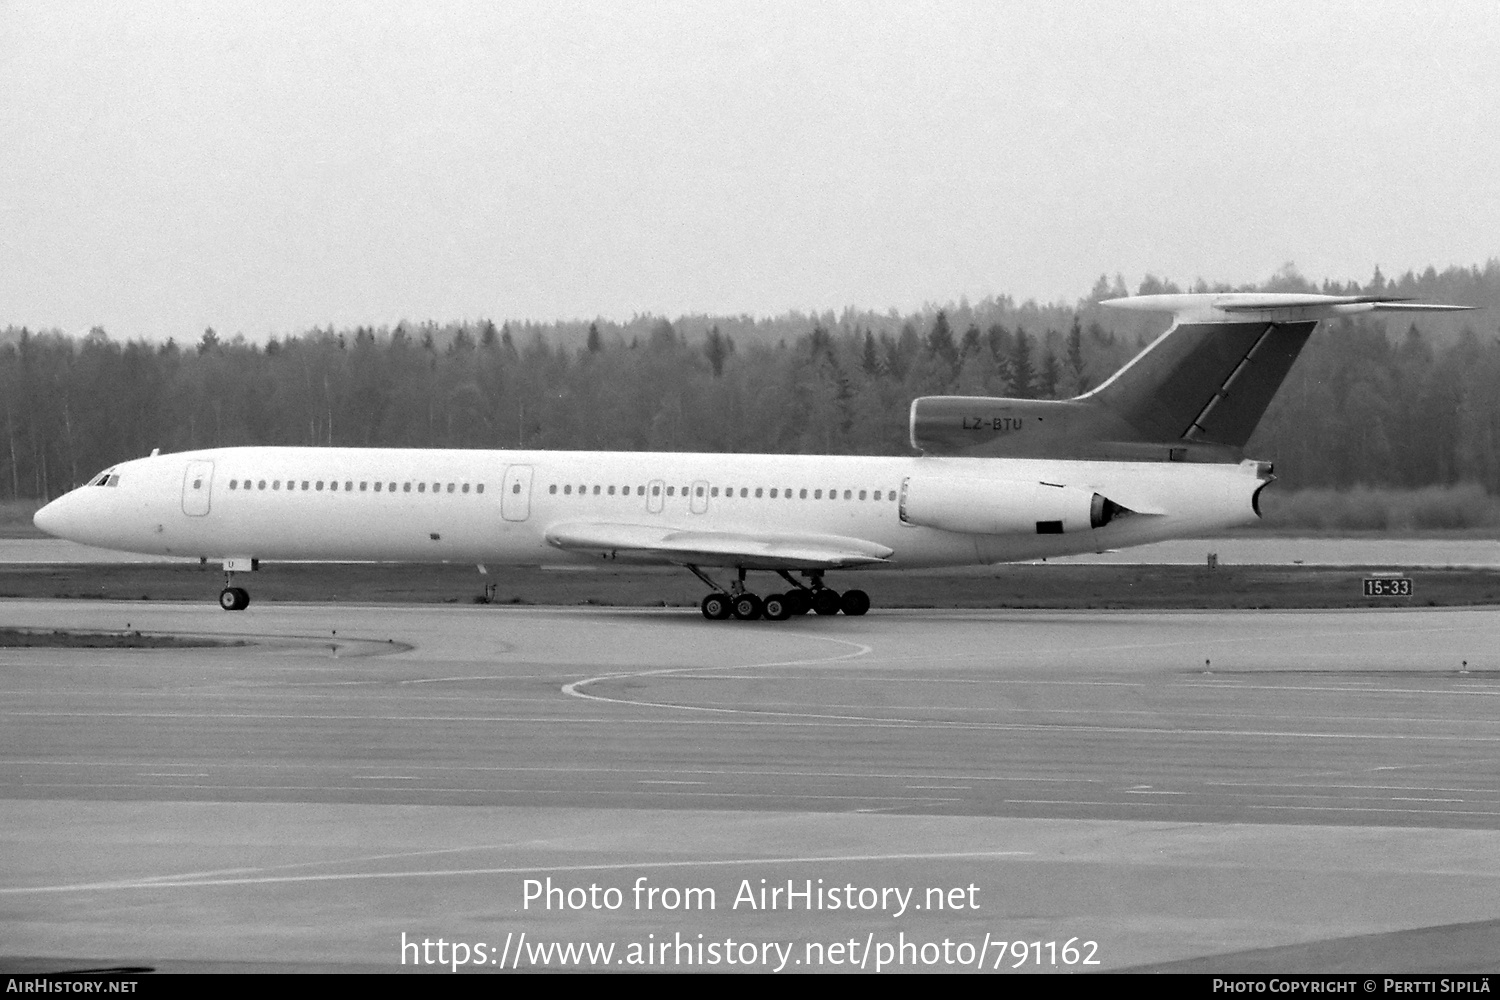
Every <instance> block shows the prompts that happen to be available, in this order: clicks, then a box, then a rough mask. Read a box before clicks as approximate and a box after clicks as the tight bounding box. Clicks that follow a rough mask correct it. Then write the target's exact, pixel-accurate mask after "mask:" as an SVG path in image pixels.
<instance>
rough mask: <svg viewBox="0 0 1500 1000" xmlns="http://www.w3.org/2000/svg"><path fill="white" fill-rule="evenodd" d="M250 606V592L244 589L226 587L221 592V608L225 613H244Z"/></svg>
mask: <svg viewBox="0 0 1500 1000" xmlns="http://www.w3.org/2000/svg"><path fill="white" fill-rule="evenodd" d="M249 606H250V592H249V591H248V590H246V589H245V588H244V587H225V588H224V589H223V590H221V591H219V607H221V608H223V609H224V610H225V611H244V610H245V609H246V608H248V607H249Z"/></svg>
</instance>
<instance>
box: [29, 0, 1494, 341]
mask: <svg viewBox="0 0 1500 1000" xmlns="http://www.w3.org/2000/svg"><path fill="white" fill-rule="evenodd" d="M1497 51H1500V5H1497V4H1495V3H1493V2H1488V0H1486V2H1482V3H1481V2H1474V3H1464V2H1453V0H1447V2H1444V3H1437V4H1428V3H1411V2H1405V0H1403V2H1399V3H1397V2H1388V3H1372V2H1358V3H1340V4H1333V3H1329V4H1317V3H1305V2H1298V3H1287V4H1273V3H1263V2H1255V3H1250V2H1246V0H1236V2H1230V3H1207V2H1194V3H1182V4H1172V3H1115V2H1108V3H1106V2H1099V3H1068V4H1056V3H1041V2H1037V3H1019V2H1018V3H1000V2H974V3H938V4H925V3H891V4H878V3H872V2H868V0H866V2H857V3H848V4H840V3H830V4H816V3H808V2H806V0H800V2H793V3H786V4H779V3H711V2H701V0H700V2H693V3H683V4H668V3H628V4H626V3H617V2H610V3H582V4H564V3H560V2H556V0H546V2H540V0H539V2H535V3H520V2H512V3H492V2H483V3H472V4H468V3H443V4H438V3H409V4H388V3H371V2H359V3H349V4H335V3H322V4H319V3H306V2H290V3H280V2H267V0H255V2H253V3H231V2H226V0H212V2H208V3H201V4H199V3H180V2H175V0H163V2H154V3H148V2H141V3H126V4H121V3H117V2H114V0H110V2H100V3H83V2H78V3H72V2H67V0H47V2H41V3H29V2H27V3H16V2H4V0H0V326H3V325H6V324H16V325H20V324H25V325H29V326H31V327H33V328H36V327H52V326H56V327H61V328H62V329H64V330H67V331H69V332H75V333H76V332H83V331H86V330H87V329H88V328H89V327H90V326H92V325H94V324H100V325H103V326H104V327H105V328H106V329H107V330H108V331H109V332H110V333H111V334H112V335H113V336H115V337H137V336H148V337H153V338H165V337H166V336H169V335H171V336H176V337H178V338H183V337H191V338H194V339H195V338H196V337H197V335H198V334H199V333H201V332H202V329H203V328H204V327H205V326H208V325H212V326H213V327H214V328H215V329H217V330H219V331H220V332H221V333H222V334H229V335H232V334H234V333H236V332H243V333H245V334H246V335H248V336H251V337H253V338H257V339H259V338H261V337H264V336H265V335H266V334H268V333H277V334H283V333H288V332H297V331H300V330H303V329H305V328H306V327H308V326H310V325H313V324H319V325H326V324H328V323H333V324H335V325H338V326H346V325H353V324H358V323H371V324H390V323H394V322H395V321H397V320H399V319H402V318H406V319H409V320H422V319H438V320H447V319H464V318H478V317H493V318H495V319H497V320H499V319H506V318H509V319H519V318H534V319H561V318H582V317H593V316H603V317H606V318H621V319H623V318H628V317H629V316H630V315H632V314H633V313H637V312H652V313H658V314H666V315H677V314H681V313H686V312H710V313H741V312H747V313H752V314H758V315H765V314H774V313H778V312H781V311H784V310H787V309H814V308H816V309H823V308H834V309H837V308H841V307H843V306H845V305H856V306H860V307H869V308H876V309H884V308H886V307H890V306H895V307H898V308H901V309H909V308H914V307H917V306H919V305H921V304H922V303H924V302H946V301H950V300H955V299H957V298H958V297H960V296H968V297H969V298H970V299H978V298H981V297H983V296H985V295H989V294H996V293H1006V294H1011V295H1014V296H1016V297H1018V298H1023V299H1024V298H1028V297H1035V298H1038V299H1041V300H1054V299H1067V300H1072V299H1075V298H1078V297H1080V296H1083V295H1086V294H1087V293H1088V291H1089V289H1090V287H1091V286H1092V285H1093V282H1094V281H1095V279H1096V278H1097V277H1098V276H1099V274H1100V273H1102V272H1108V273H1110V274H1114V273H1115V272H1121V273H1123V274H1124V275H1125V277H1126V280H1127V282H1128V283H1129V284H1130V285H1131V286H1132V287H1134V286H1135V284H1137V283H1138V282H1139V281H1140V279H1141V277H1142V276H1143V275H1145V274H1146V273H1148V272H1149V273H1154V274H1157V275H1160V276H1165V277H1170V278H1172V279H1174V280H1177V281H1179V282H1185V281H1191V280H1193V279H1194V278H1197V277H1200V276H1201V277H1204V278H1207V279H1209V280H1211V281H1230V282H1236V283H1239V282H1246V281H1258V280H1262V279H1264V278H1266V277H1267V276H1269V275H1270V274H1271V273H1272V272H1274V271H1275V270H1276V269H1277V268H1279V267H1280V266H1281V265H1282V264H1284V263H1285V262H1287V261H1294V262H1295V263H1296V264H1297V266H1298V268H1299V269H1300V270H1301V271H1302V272H1303V273H1304V274H1306V275H1308V276H1310V277H1314V278H1319V279H1321V278H1323V277H1334V278H1339V279H1345V278H1356V279H1360V280H1364V279H1366V278H1368V277H1369V275H1370V273H1371V271H1372V270H1373V268H1374V267H1375V266H1376V265H1377V264H1378V265H1380V266H1381V267H1382V268H1383V269H1384V270H1385V271H1386V273H1387V274H1391V273H1395V272H1400V271H1404V270H1406V269H1408V268H1417V269H1421V268H1425V267H1426V266H1427V265H1429V264H1433V265H1436V266H1437V267H1438V268H1439V269H1442V268H1443V267H1445V266H1447V265H1449V264H1461V265H1470V264H1483V263H1484V262H1485V261H1486V260H1488V259H1489V258H1491V257H1494V256H1497V255H1500V245H1497V234H1500V193H1497V178H1500V126H1497V124H1496V121H1497V119H1496V115H1497V110H1496V109H1497V100H1500V58H1497V57H1496V53H1497Z"/></svg>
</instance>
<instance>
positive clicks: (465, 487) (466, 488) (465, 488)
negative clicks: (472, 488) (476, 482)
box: [464, 483, 469, 493]
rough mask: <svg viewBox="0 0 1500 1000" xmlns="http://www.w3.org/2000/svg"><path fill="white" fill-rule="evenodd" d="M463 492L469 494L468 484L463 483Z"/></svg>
mask: <svg viewBox="0 0 1500 1000" xmlns="http://www.w3.org/2000/svg"><path fill="white" fill-rule="evenodd" d="M464 492H465V493H467V492H469V484H468V483H464Z"/></svg>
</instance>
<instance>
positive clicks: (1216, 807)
mask: <svg viewBox="0 0 1500 1000" xmlns="http://www.w3.org/2000/svg"><path fill="white" fill-rule="evenodd" d="M1005 804H1006V805H1039V806H1144V807H1146V808H1152V809H1159V808H1161V807H1163V806H1172V805H1176V806H1178V807H1180V808H1184V809H1208V810H1212V811H1216V812H1222V811H1225V810H1228V811H1233V810H1236V809H1252V810H1257V811H1261V812H1271V811H1283V812H1326V813H1401V814H1403V815H1413V816H1434V817H1436V816H1500V812H1491V811H1488V810H1482V809H1399V808H1397V807H1395V806H1391V807H1388V808H1385V809H1382V808H1380V807H1378V806H1340V805H1326V806H1298V805H1274V804H1271V803H1265V802H1227V803H1216V802H1201V803H1200V802H1180V803H1172V802H1131V801H1129V800H1128V799H1103V800H1097V801H1096V800H1091V799H1006V800H1005ZM0 891H3V890H0Z"/></svg>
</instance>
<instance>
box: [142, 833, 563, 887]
mask: <svg viewBox="0 0 1500 1000" xmlns="http://www.w3.org/2000/svg"><path fill="white" fill-rule="evenodd" d="M549 843H551V841H550V840H536V839H533V840H517V841H513V842H510V843H505V844H475V845H473V846H470V847H435V848H432V849H430V850H425V851H397V852H395V853H390V854H365V855H359V856H356V857H352V858H332V859H328V860H322V861H292V862H288V863H287V864H284V865H249V866H240V867H236V868H215V869H210V870H208V871H199V872H179V873H177V874H176V875H150V876H147V877H145V878H143V879H139V880H138V881H140V882H141V883H142V884H150V883H154V882H174V881H178V880H181V879H199V878H215V877H219V876H223V875H241V874H245V873H248V872H274V871H287V870H290V869H293V868H312V867H314V866H318V865H352V864H364V863H366V862H370V861H394V860H397V859H400V858H425V857H432V856H433V855H437V854H467V853H470V852H473V851H499V850H511V849H513V848H517V847H541V846H544V845H546V844H549Z"/></svg>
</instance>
